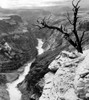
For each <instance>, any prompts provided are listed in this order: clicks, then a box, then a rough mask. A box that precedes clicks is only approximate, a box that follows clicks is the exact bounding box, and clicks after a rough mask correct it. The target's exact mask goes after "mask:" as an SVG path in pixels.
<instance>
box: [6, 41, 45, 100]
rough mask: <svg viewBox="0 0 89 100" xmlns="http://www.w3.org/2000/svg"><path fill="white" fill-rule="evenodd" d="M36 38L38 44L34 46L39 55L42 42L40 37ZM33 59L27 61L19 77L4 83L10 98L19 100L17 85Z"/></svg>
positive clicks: (19, 93)
mask: <svg viewBox="0 0 89 100" xmlns="http://www.w3.org/2000/svg"><path fill="white" fill-rule="evenodd" d="M37 40H38V46H37V47H36V48H37V50H38V55H40V54H42V53H43V52H44V50H43V49H42V45H43V42H42V39H37ZM33 61H34V60H33ZM33 61H31V62H29V63H28V64H26V65H25V68H24V72H23V73H22V74H21V75H20V76H19V78H18V79H17V80H15V81H14V82H12V83H7V84H6V85H7V91H8V92H9V97H10V100H21V95H22V94H21V92H20V91H19V90H18V88H17V85H18V84H19V83H21V82H22V81H23V80H24V79H25V76H26V75H27V74H28V72H29V70H30V66H31V64H32V62H33Z"/></svg>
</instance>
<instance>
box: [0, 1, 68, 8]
mask: <svg viewBox="0 0 89 100" xmlns="http://www.w3.org/2000/svg"><path fill="white" fill-rule="evenodd" d="M65 1H68V0H0V7H1V8H5V9H17V8H23V7H27V8H33V7H45V6H54V5H57V4H60V3H61V4H62V3H65Z"/></svg>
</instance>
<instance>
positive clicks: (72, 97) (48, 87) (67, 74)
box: [39, 50, 89, 100]
mask: <svg viewBox="0 0 89 100" xmlns="http://www.w3.org/2000/svg"><path fill="white" fill-rule="evenodd" d="M87 54H88V55H87ZM88 60H89V50H88V51H86V52H84V53H83V54H78V53H77V54H74V53H68V52H64V53H62V55H59V56H58V57H56V59H55V60H54V61H53V62H54V63H53V62H52V64H50V66H49V68H50V69H51V70H55V69H57V71H56V73H55V74H54V75H53V76H52V75H50V74H49V73H48V74H49V77H50V78H48V83H46V80H47V79H46V80H45V85H44V88H43V93H42V95H41V97H40V99H39V100H88V98H89V93H88V91H89V88H88V87H89V85H88V83H89V75H88V74H89V70H88V69H89V68H88V66H89V64H88V62H89V61H88ZM51 76H52V77H51ZM45 77H46V75H45ZM50 80H51V81H50Z"/></svg>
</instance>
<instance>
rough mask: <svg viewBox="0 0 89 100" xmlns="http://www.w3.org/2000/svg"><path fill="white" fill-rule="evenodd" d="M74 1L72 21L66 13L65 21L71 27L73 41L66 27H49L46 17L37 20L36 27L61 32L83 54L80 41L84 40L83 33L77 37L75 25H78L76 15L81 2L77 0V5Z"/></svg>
mask: <svg viewBox="0 0 89 100" xmlns="http://www.w3.org/2000/svg"><path fill="white" fill-rule="evenodd" d="M74 1H75V0H73V1H72V6H73V9H72V11H73V19H72V20H71V19H70V16H69V13H67V20H68V22H69V23H70V25H72V27H73V28H72V30H71V31H72V32H71V33H72V34H73V35H74V37H75V40H74V39H73V38H72V37H70V33H69V32H68V31H66V30H68V29H66V27H65V26H63V25H60V27H58V26H55V25H49V20H48V19H49V18H48V19H46V17H44V18H42V19H39V20H37V25H36V26H37V27H39V29H43V28H48V29H52V30H57V31H59V32H61V33H62V34H63V35H64V38H65V39H66V40H67V41H68V42H69V43H70V44H71V45H72V46H73V47H74V48H75V49H76V50H77V51H78V52H80V53H83V50H82V41H83V38H84V34H85V31H83V32H82V35H81V36H79V35H78V30H77V23H78V18H79V17H78V13H79V8H80V6H79V3H80V1H81V0H78V1H77V3H74Z"/></svg>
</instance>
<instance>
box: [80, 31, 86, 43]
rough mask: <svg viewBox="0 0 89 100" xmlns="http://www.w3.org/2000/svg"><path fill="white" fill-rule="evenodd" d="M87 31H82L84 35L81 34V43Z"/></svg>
mask: <svg viewBox="0 0 89 100" xmlns="http://www.w3.org/2000/svg"><path fill="white" fill-rule="evenodd" d="M85 32H86V31H83V33H82V36H81V38H80V43H82V41H83V38H84V35H85Z"/></svg>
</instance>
